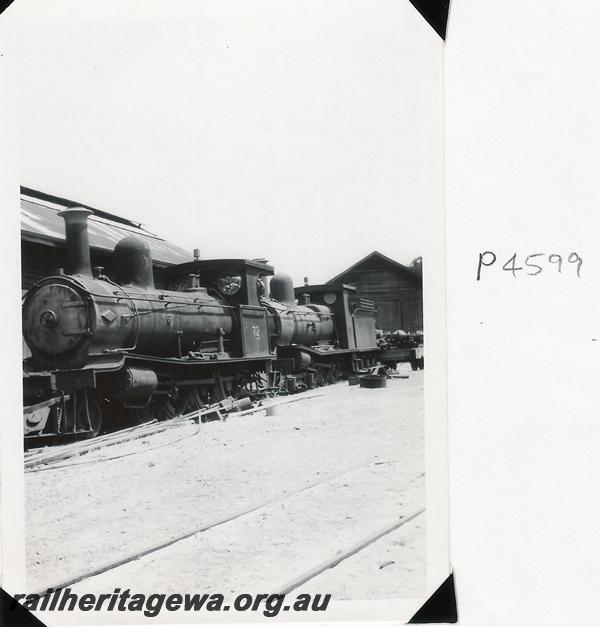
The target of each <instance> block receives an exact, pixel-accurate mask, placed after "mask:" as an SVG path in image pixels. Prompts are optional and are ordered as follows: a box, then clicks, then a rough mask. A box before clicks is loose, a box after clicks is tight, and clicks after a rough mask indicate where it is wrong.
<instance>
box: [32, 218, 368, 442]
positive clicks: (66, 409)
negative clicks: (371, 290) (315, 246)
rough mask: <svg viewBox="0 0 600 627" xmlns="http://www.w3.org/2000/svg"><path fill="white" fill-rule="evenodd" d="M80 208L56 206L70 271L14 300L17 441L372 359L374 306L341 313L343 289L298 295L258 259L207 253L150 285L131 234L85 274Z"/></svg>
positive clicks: (336, 373) (333, 375)
mask: <svg viewBox="0 0 600 627" xmlns="http://www.w3.org/2000/svg"><path fill="white" fill-rule="evenodd" d="M90 213H91V212H90V211H88V210H87V209H83V208H79V207H75V208H71V209H67V210H65V211H63V212H61V214H60V215H61V216H62V217H63V219H64V221H65V234H66V247H67V259H68V266H67V268H66V269H65V271H63V272H60V273H59V274H58V275H56V276H50V277H46V278H44V279H42V280H41V281H39V282H38V283H37V284H36V285H34V286H33V287H32V289H31V290H30V291H29V292H28V293H27V294H26V295H25V298H24V300H23V335H24V338H25V341H26V342H27V344H28V346H29V348H30V350H31V358H29V359H28V360H27V361H26V364H25V372H24V405H25V409H24V417H25V433H26V435H27V436H30V437H32V438H36V441H38V442H39V440H40V439H41V440H42V441H43V440H44V438H55V437H56V436H57V435H65V434H70V435H71V436H74V437H83V436H90V435H95V434H97V433H99V431H100V430H101V429H107V428H113V427H114V426H117V425H122V424H123V423H131V422H137V421H140V420H146V419H148V418H152V417H157V418H164V417H169V416H172V415H175V414H177V413H182V412H185V411H191V410H193V409H196V408H199V407H202V406H203V405H205V404H207V403H211V402H214V401H216V400H221V399H223V398H224V397H225V396H228V395H231V396H235V397H237V396H240V395H250V396H252V395H256V394H264V393H268V392H271V393H281V392H284V393H290V392H294V391H297V390H299V389H305V388H306V387H313V386H315V385H319V384H323V383H326V382H333V381H335V380H337V379H338V378H340V377H342V376H345V375H346V374H349V373H351V372H353V371H355V370H356V369H358V368H360V367H363V366H365V365H370V364H371V363H373V362H374V360H375V358H376V355H377V342H376V337H375V311H374V308H373V307H372V306H371V305H369V303H365V302H362V303H361V304H360V305H359V306H358V307H355V308H354V310H353V311H351V310H350V305H349V296H350V295H351V294H352V293H353V289H354V288H352V287H351V286H348V285H322V286H310V287H308V286H305V287H303V288H300V290H294V287H293V283H292V280H291V278H290V277H289V276H287V275H284V274H277V275H274V270H273V267H272V266H270V265H268V264H267V263H265V262H264V261H262V260H247V259H211V260H194V261H191V262H188V263H183V264H178V265H175V266H172V267H170V268H168V269H167V270H166V271H165V274H164V280H165V282H166V289H158V288H156V287H155V284H154V278H153V272H152V258H151V253H150V249H149V247H148V244H147V243H146V242H144V241H143V240H141V239H139V238H137V237H133V236H130V237H125V238H124V239H122V240H121V241H120V242H118V244H117V245H116V247H115V251H114V266H115V273H114V276H112V277H108V276H106V275H105V273H104V271H103V268H92V267H91V261H90V251H89V242H88V233H87V219H88V215H89V214H90ZM269 292H270V293H269Z"/></svg>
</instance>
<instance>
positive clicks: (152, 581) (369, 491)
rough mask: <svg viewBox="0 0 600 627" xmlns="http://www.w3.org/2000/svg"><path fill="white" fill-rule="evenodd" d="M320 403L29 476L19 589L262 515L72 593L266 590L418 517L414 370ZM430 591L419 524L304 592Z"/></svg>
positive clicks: (190, 430) (182, 430)
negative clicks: (404, 520) (384, 383)
mask: <svg viewBox="0 0 600 627" xmlns="http://www.w3.org/2000/svg"><path fill="white" fill-rule="evenodd" d="M314 393H319V394H323V396H322V397H319V398H314V399H311V400H301V401H298V402H294V403H290V404H288V405H283V406H281V407H279V408H278V409H277V414H276V415H275V416H268V417H267V416H260V415H251V416H244V417H233V418H231V419H229V420H227V421H226V422H222V423H221V422H213V423H208V424H203V425H200V426H199V427H198V426H196V425H191V424H190V425H185V426H181V427H178V428H175V429H172V430H169V431H168V432H166V433H162V434H156V435H155V436H147V437H146V438H144V439H143V440H140V441H136V442H134V443H127V444H122V445H115V446H111V447H107V448H106V449H105V450H104V451H102V452H101V453H99V454H95V456H96V457H98V456H101V455H106V456H110V457H112V456H116V455H123V454H128V453H134V454H131V455H128V456H126V457H121V458H119V459H115V460H111V461H99V462H97V463H90V464H84V465H81V466H77V467H72V468H65V469H57V470H48V471H43V472H35V473H28V474H27V475H26V484H27V492H26V496H27V519H26V520H27V577H28V589H29V590H32V591H33V590H38V589H41V588H44V587H46V586H48V585H52V584H55V583H58V582H61V581H64V580H66V579H69V578H71V577H73V576H75V575H77V574H79V573H82V572H84V571H88V570H90V569H93V568H95V567H98V566H101V565H103V564H105V563H107V562H110V561H114V560H118V559H120V558H122V557H124V556H126V555H129V554H133V553H135V552H137V551H141V550H143V549H145V548H147V547H149V546H152V545H154V544H158V543H160V542H165V541H167V540H169V539H171V538H173V537H176V536H178V535H180V534H183V533H185V532H186V531H189V530H192V529H194V528H196V527H198V526H200V525H203V524H210V523H213V522H215V521H217V520H219V519H222V518H224V517H226V516H228V515H231V514H233V513H237V512H243V511H245V510H248V509H250V508H253V507H257V506H260V507H259V509H256V510H255V511H254V512H252V513H250V514H247V515H244V516H242V517H240V518H237V519H235V520H233V521H230V522H227V523H225V524H222V525H220V526H217V527H214V528H212V529H209V530H207V531H205V532H203V533H199V534H196V535H194V536H192V537H190V538H188V539H187V540H183V541H181V542H178V543H176V544H174V545H172V546H170V547H168V548H166V549H163V550H161V551H160V552H156V553H153V554H150V555H148V556H146V557H143V558H141V559H139V560H137V561H135V562H131V563H129V564H126V565H124V566H121V567H120V568H118V569H115V570H112V571H109V572H107V573H104V574H101V575H98V576H96V577H93V578H91V579H88V580H86V581H85V582H81V583H80V584H77V585H75V586H73V589H74V590H77V591H79V592H82V593H83V592H94V591H96V592H111V591H112V590H113V589H114V588H115V587H121V588H122V589H123V588H125V587H131V588H132V589H134V590H135V591H140V592H144V591H145V592H148V593H152V592H161V593H169V592H179V593H182V592H196V591H201V592H209V591H214V592H222V593H224V594H227V593H229V592H232V593H239V592H252V591H256V592H272V591H276V590H278V589H280V588H281V587H282V586H284V585H285V584H286V583H288V582H289V581H290V580H292V579H294V578H295V577H297V576H299V575H300V574H301V573H302V572H304V571H307V570H309V569H310V568H312V567H314V566H316V565H317V564H319V563H321V562H323V561H324V560H326V559H328V558H330V557H335V556H336V554H338V552H339V551H343V550H345V549H347V548H349V547H350V546H351V545H353V544H355V543H357V542H359V541H361V540H363V539H364V538H366V537H368V536H369V535H371V534H373V533H374V532H375V531H377V530H378V529H380V528H382V527H384V526H386V525H388V524H392V523H393V522H394V521H396V520H398V519H399V517H400V516H408V515H410V514H411V513H413V512H416V511H418V510H419V509H420V508H422V507H423V506H424V500H425V495H424V450H423V374H422V372H410V378H409V379H394V380H389V381H388V387H387V388H385V389H381V390H368V389H361V388H359V387H357V386H348V384H347V383H340V384H337V385H334V386H328V387H326V388H321V389H319V390H318V391H314V392H311V393H308V395H312V394H314ZM89 459H93V458H92V457H87V456H85V457H82V458H81V461H87V460H89ZM300 490H302V491H300ZM424 584H425V516H424V515H421V516H419V517H417V518H415V519H414V520H413V521H411V522H409V523H407V524H406V525H405V526H402V527H400V528H399V529H397V530H396V531H394V532H392V533H390V534H388V535H386V536H385V537H383V538H381V539H380V540H378V541H377V542H375V543H373V544H371V545H370V546H369V547H367V548H366V549H364V550H362V551H360V552H359V553H357V554H356V555H354V556H352V557H351V558H349V559H347V560H345V561H343V562H342V563H340V564H339V565H338V566H336V567H335V568H332V569H329V570H327V571H325V572H324V573H322V574H321V575H319V576H318V577H316V578H314V579H312V580H311V581H309V582H307V583H306V584H303V585H302V586H301V587H300V588H299V589H300V590H305V591H314V592H330V593H332V594H334V598H338V599H344V598H351V599H373V598H390V597H408V596H415V595H419V594H421V593H422V592H423V588H424Z"/></svg>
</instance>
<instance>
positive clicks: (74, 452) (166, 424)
mask: <svg viewBox="0 0 600 627" xmlns="http://www.w3.org/2000/svg"><path fill="white" fill-rule="evenodd" d="M319 396H323V394H313V395H312V396H302V397H301V398H296V397H292V398H289V397H287V398H284V399H278V400H276V401H272V402H270V403H265V402H263V401H256V402H254V403H252V402H251V401H250V400H249V399H242V400H240V401H238V400H234V399H233V398H231V397H228V398H226V399H224V400H222V401H220V402H218V403H213V404H212V405H208V406H206V407H203V408H201V409H198V410H195V411H193V412H190V413H188V414H184V415H181V416H176V417H175V418H171V419H170V420H165V421H162V422H158V421H156V420H151V421H149V422H147V423H144V424H141V425H137V426H133V427H128V428H127V429H122V430H120V431H115V432H113V433H108V434H106V435H103V436H98V437H96V438H93V439H91V440H82V441H80V442H74V443H72V444H65V445H62V446H57V447H49V448H42V449H36V450H35V451H34V452H31V453H28V452H26V453H25V463H24V465H25V470H26V472H27V471H32V470H36V469H37V468H38V467H39V466H40V465H44V466H48V465H49V464H51V465H50V466H48V467H47V469H50V468H55V467H56V468H58V467H60V468H65V467H67V466H65V465H61V466H55V464H56V463H57V462H63V461H66V460H69V459H72V458H81V456H82V455H86V454H88V453H90V452H93V451H97V450H98V449H104V448H105V447H107V446H114V445H117V444H123V443H125V442H129V441H131V440H136V439H139V438H144V437H146V436H149V435H153V434H155V433H160V432H162V431H166V430H171V429H173V428H175V427H179V426H181V425H184V424H186V423H188V422H195V423H197V424H200V423H202V422H208V421H211V420H226V418H227V417H228V416H230V415H236V416H247V415H250V414H255V413H258V412H261V411H267V412H268V410H269V409H271V408H274V407H277V406H279V405H285V404H288V403H293V402H294V401H299V400H303V401H304V400H309V399H311V398H316V397H319ZM248 405H250V407H248ZM240 407H247V409H243V410H240ZM196 433H197V432H196ZM178 441H179V440H175V441H174V442H173V443H175V442H178ZM167 444H168V443H167ZM119 457H121V455H117V456H114V457H99V458H96V459H94V461H110V460H112V459H118V458H119ZM72 465H73V466H77V465H80V464H79V463H73V464H72Z"/></svg>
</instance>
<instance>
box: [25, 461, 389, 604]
mask: <svg viewBox="0 0 600 627" xmlns="http://www.w3.org/2000/svg"><path fill="white" fill-rule="evenodd" d="M377 461H378V460H377V459H371V460H370V461H368V462H364V463H362V464H359V465H358V466H353V467H351V468H347V469H346V470H343V471H342V472H338V473H334V474H332V475H330V476H329V477H327V478H325V479H319V480H318V481H314V482H313V483H310V484H309V485H307V486H304V487H303V488H300V489H299V490H295V491H294V492H287V491H285V490H284V491H282V492H281V493H280V494H279V495H278V496H276V497H275V498H271V499H269V500H268V501H263V502H262V503H259V504H258V505H255V506H253V507H250V508H248V509H244V510H241V511H239V512H236V513H235V514H229V515H227V516H224V517H223V518H220V519H218V520H216V521H214V522H211V523H204V524H202V525H199V526H198V527H196V528H194V529H190V530H189V531H186V532H184V533H182V534H180V535H178V536H176V537H174V538H171V539H170V540H166V541H165V542H161V543H160V544H155V545H153V546H150V547H147V548H145V549H142V550H141V551H137V552H136V553H133V554H131V555H128V556H127V557H123V558H121V559H119V560H115V561H113V562H108V563H106V564H103V565H102V566H98V567H96V568H93V569H91V570H88V571H85V572H83V573H79V574H77V575H74V576H73V577H71V578H69V579H67V580H65V581H61V582H59V583H55V584H52V585H49V586H45V587H44V588H42V589H41V590H38V591H37V592H35V593H33V594H36V595H38V596H39V597H40V598H41V597H44V596H47V595H49V594H52V593H53V592H55V591H56V590H62V589H64V588H66V587H68V586H72V585H74V584H76V583H80V582H81V581H84V580H85V579H90V578H92V577H95V576H97V575H101V574H102V573H105V572H107V571H109V570H114V569H116V568H119V567H120V566H124V565H125V564H128V563H129V562H133V561H135V560H138V559H140V558H142V557H145V556H146V555H150V554H152V553H156V552H157V551H160V550H162V549H165V548H167V547H169V546H172V545H173V544H176V543H178V542H181V541H182V540H187V539H188V538H191V537H192V536H195V535H196V534H198V533H202V532H204V531H208V530H209V529H213V528H214V527H218V526H220V525H224V524H225V523H228V522H232V521H233V520H236V519H238V518H242V517H243V516H248V515H249V514H252V513H254V512H256V511H258V510H260V509H264V508H265V507H268V506H269V505H272V504H273V503H277V502H278V501H282V500H285V499H288V498H290V497H292V496H295V495H297V494H300V493H301V492H305V491H307V490H311V489H312V488H315V487H316V486H318V485H321V484H324V483H328V482H329V481H332V480H333V479H336V478H337V477H340V476H342V475H345V474H348V473H350V472H354V471H355V470H358V469H359V468H363V467H365V466H370V465H371V464H373V463H375V462H377Z"/></svg>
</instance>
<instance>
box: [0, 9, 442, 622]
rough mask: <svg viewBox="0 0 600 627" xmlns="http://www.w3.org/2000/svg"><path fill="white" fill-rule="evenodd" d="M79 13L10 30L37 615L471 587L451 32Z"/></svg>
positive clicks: (212, 15) (360, 615)
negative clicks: (455, 376)
mask: <svg viewBox="0 0 600 627" xmlns="http://www.w3.org/2000/svg"><path fill="white" fill-rule="evenodd" d="M53 9H54V10H50V7H49V5H46V6H44V5H43V3H40V2H23V3H19V2H17V3H15V4H14V5H13V6H12V7H10V8H9V9H8V10H7V12H6V14H5V15H4V16H3V18H6V19H4V23H3V24H1V25H0V29H3V32H4V33H5V34H6V36H7V37H10V41H11V46H10V47H9V49H10V55H11V59H12V62H13V66H14V67H13V70H14V71H13V75H12V81H13V85H14V86H15V89H16V96H15V98H16V103H17V104H16V105H15V107H14V109H15V111H16V117H17V121H18V126H17V130H16V131H15V133H14V137H15V143H16V148H17V150H18V168H17V174H16V177H18V178H17V180H18V194H17V195H16V196H17V197H16V200H17V202H16V204H15V207H14V211H15V212H17V213H18V215H19V216H20V217H19V220H20V241H15V244H14V245H15V250H16V252H15V258H14V261H15V263H18V255H19V252H18V251H19V248H20V265H19V268H20V270H19V273H20V293H16V291H15V293H14V307H15V310H16V309H17V308H19V309H20V316H21V333H20V342H19V343H20V349H21V351H22V359H16V358H15V359H13V357H16V354H15V355H14V356H13V355H11V356H10V358H9V355H6V362H7V363H6V364H5V366H4V367H5V368H6V369H9V368H10V369H11V372H12V375H11V376H12V377H13V379H12V380H16V378H18V380H19V381H22V397H21V395H20V393H19V390H15V398H16V399H17V400H16V401H15V403H16V404H20V405H21V406H22V420H21V421H20V424H19V425H18V429H17V427H16V426H15V425H13V426H12V430H11V431H10V432H8V431H6V432H5V433H7V435H8V436H10V437H12V438H13V439H14V440H17V438H18V445H19V447H21V449H20V450H21V453H20V454H21V455H22V457H21V458H20V461H18V464H19V465H20V468H19V467H17V468H16V469H15V468H14V467H12V468H11V469H10V470H7V463H6V460H4V462H5V463H4V465H3V468H2V471H3V473H7V472H12V473H14V472H19V473H20V475H21V478H20V479H19V480H18V481H17V483H15V484H14V486H22V491H20V490H17V487H14V490H15V492H17V491H19V492H22V494H21V496H20V497H19V498H20V499H22V506H23V525H22V537H20V538H19V539H18V540H15V542H14V543H13V544H12V545H11V548H8V549H7V548H6V547H7V545H8V544H10V540H9V537H8V534H7V533H5V534H4V536H3V538H2V542H3V551H4V552H5V554H6V551H8V552H10V551H15V552H17V551H18V550H21V549H22V551H23V567H22V575H23V577H22V579H20V580H19V581H20V582H21V583H20V585H21V586H22V587H21V588H19V589H14V590H10V593H11V595H13V596H15V594H16V593H19V594H18V596H19V598H18V601H19V602H20V604H21V605H23V606H24V607H25V608H26V609H28V610H31V611H32V612H34V614H35V615H36V616H39V617H40V619H41V620H42V621H43V622H44V623H45V624H48V625H62V624H85V621H87V620H89V621H90V624H91V623H92V622H94V624H111V623H113V624H118V623H119V621H122V622H127V623H131V624H138V623H139V624H143V623H144V622H146V621H148V620H151V619H155V620H158V621H159V622H163V623H169V622H170V623H177V622H178V621H181V622H186V621H197V622H211V621H217V622H223V621H225V622H226V621H227V620H236V621H239V620H254V621H256V620H265V619H266V618H274V617H276V616H279V617H280V618H283V617H285V619H286V620H290V621H296V620H313V621H314V620H316V621H323V620H327V619H329V618H338V619H340V618H348V617H349V616H350V617H353V618H355V619H364V620H369V619H374V618H379V619H386V618H392V617H393V618H395V619H398V620H403V621H407V620H408V619H410V618H411V616H412V615H413V614H414V613H415V612H416V611H417V610H418V609H419V608H420V607H421V606H422V605H423V603H424V602H425V601H426V600H427V598H428V597H429V596H431V594H432V592H434V591H435V590H436V589H437V588H438V587H439V586H440V584H442V583H443V582H444V580H445V579H446V577H447V576H448V574H449V573H450V567H449V560H448V551H447V533H448V528H447V511H446V509H447V498H448V495H447V483H446V467H445V450H446V440H445V437H446V415H445V392H444V390H445V357H444V356H445V335H444V333H445V326H444V324H445V323H444V315H445V310H444V294H445V292H444V275H443V268H444V264H443V254H444V251H443V241H444V240H443V237H444V229H443V185H444V181H443V135H442V114H443V99H442V50H443V40H442V39H441V37H440V36H439V34H438V33H436V32H435V30H434V29H433V28H432V27H431V26H430V25H429V24H428V23H427V21H426V20H425V19H424V18H423V16H422V15H421V14H420V13H419V11H417V10H416V8H415V7H414V6H413V5H412V4H411V3H410V2H408V1H404V2H391V1H388V0H385V1H384V2H380V3H368V2H365V1H364V0H351V1H350V2H341V1H339V0H325V1H324V2H306V3H296V2H275V1H274V0H264V1H263V0H251V1H250V2H242V1H241V0H229V1H227V2H217V1H216V0H215V1H213V0H205V1H202V2H197V3H187V2H179V3H166V2H151V3H148V4H142V3H135V2H130V3H129V2H124V3H122V4H121V5H120V7H119V10H117V6H116V4H108V5H106V6H104V5H101V4H99V3H92V2H81V3H74V2H59V3H56V4H55V5H54V7H53ZM9 30H10V34H9ZM15 237H18V236H16V235H15ZM14 334H17V327H16V326H15V329H14ZM14 340H15V342H16V340H17V338H16V337H15V338H14ZM426 401H427V402H426ZM426 410H427V411H426ZM15 411H16V410H15ZM19 411H20V410H19ZM19 433H20V435H19ZM17 502H18V500H17ZM3 516H7V512H6V509H5V508H4V507H3ZM7 528H8V527H7ZM19 547H20V548H19ZM4 587H6V585H4ZM15 598H16V597H15ZM227 612H230V613H229V614H227ZM77 621H79V622H77Z"/></svg>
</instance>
